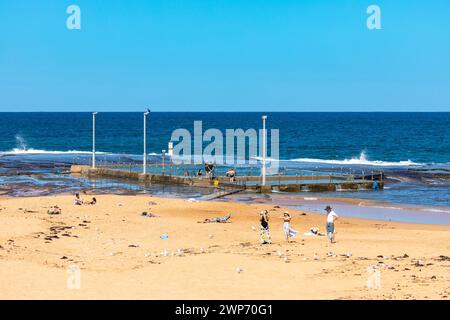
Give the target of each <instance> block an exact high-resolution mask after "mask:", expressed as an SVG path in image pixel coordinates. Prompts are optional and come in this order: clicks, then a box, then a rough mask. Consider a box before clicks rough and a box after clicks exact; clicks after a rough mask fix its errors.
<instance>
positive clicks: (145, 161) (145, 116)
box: [142, 109, 150, 174]
mask: <svg viewBox="0 0 450 320" xmlns="http://www.w3.org/2000/svg"><path fill="white" fill-rule="evenodd" d="M149 113H150V110H148V109H147V111H146V112H144V159H143V162H142V163H143V165H142V173H143V174H146V173H147V116H148V115H149Z"/></svg>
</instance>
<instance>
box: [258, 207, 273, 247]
mask: <svg viewBox="0 0 450 320" xmlns="http://www.w3.org/2000/svg"><path fill="white" fill-rule="evenodd" d="M259 216H260V218H259V222H260V241H261V244H269V243H272V239H271V238H270V233H269V212H268V211H267V210H264V211H261V212H260V213H259Z"/></svg>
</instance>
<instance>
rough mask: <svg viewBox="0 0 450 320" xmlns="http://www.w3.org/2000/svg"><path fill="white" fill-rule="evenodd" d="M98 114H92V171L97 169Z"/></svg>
mask: <svg viewBox="0 0 450 320" xmlns="http://www.w3.org/2000/svg"><path fill="white" fill-rule="evenodd" d="M97 113H98V112H92V169H95V115H96V114H97Z"/></svg>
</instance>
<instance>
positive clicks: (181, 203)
mask: <svg viewBox="0 0 450 320" xmlns="http://www.w3.org/2000/svg"><path fill="white" fill-rule="evenodd" d="M90 197H91V196H84V198H85V199H90ZM96 197H97V199H98V203H97V204H96V205H94V206H75V205H73V197H72V196H49V197H30V198H1V199H0V221H1V223H0V274H1V280H0V281H1V283H0V286H1V288H2V289H1V290H0V299H449V298H450V258H449V256H450V232H449V231H450V227H449V226H439V225H420V224H405V223H395V222H386V221H375V220H364V219H355V218H346V217H341V218H340V219H339V220H338V222H337V224H336V229H337V235H336V238H337V243H336V244H334V245H330V244H328V242H327V239H326V237H324V236H306V235H304V233H305V232H307V231H308V230H309V229H310V228H311V227H314V226H317V227H319V228H320V229H321V231H324V224H325V217H324V215H318V214H313V213H310V212H303V211H295V210H289V211H290V212H291V214H292V216H293V219H292V226H293V227H294V228H295V229H296V230H297V231H298V235H297V237H295V238H293V240H292V242H290V243H287V242H286V241H285V240H284V238H283V232H282V219H280V218H279V217H280V216H281V214H282V212H283V211H284V209H283V208H276V207H274V205H268V204H240V203H231V202H230V203H224V202H190V201H186V200H181V199H165V198H156V197H151V196H148V195H147V196H144V195H142V196H118V195H99V196H96ZM53 205H58V206H59V207H60V208H61V209H62V214H61V215H49V214H48V213H47V210H48V209H49V207H50V206H53ZM263 209H267V210H269V212H270V218H271V220H270V230H271V235H272V240H273V243H272V244H269V245H261V244H260V243H259V223H258V212H259V211H261V210H263ZM144 211H147V212H152V213H153V214H155V215H157V216H159V217H157V218H149V217H145V216H142V212H144ZM228 213H232V218H231V219H230V223H221V224H219V223H198V221H201V220H203V219H205V218H213V217H217V216H224V215H226V214H228ZM338 214H339V212H338ZM341 214H343V213H341ZM164 234H165V235H168V238H167V239H163V238H161V237H160V236H161V235H164ZM371 266H376V267H375V268H372V269H371ZM368 268H369V269H368ZM73 270H79V273H76V274H77V276H78V275H79V278H77V279H78V280H79V282H77V283H78V284H79V285H80V286H79V288H78V287H73V286H72V285H71V283H73V281H72V280H73V279H74V278H73V276H74V274H75V273H73ZM374 270H376V271H374ZM77 272H78V271H77ZM375 273H376V274H377V275H378V276H379V281H378V282H376V285H375V286H373V284H374V282H373V280H374V278H373V275H374V274H375ZM78 280H77V281H78ZM368 281H369V283H370V284H371V285H369V287H368Z"/></svg>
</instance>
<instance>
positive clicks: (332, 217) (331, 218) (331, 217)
mask: <svg viewBox="0 0 450 320" xmlns="http://www.w3.org/2000/svg"><path fill="white" fill-rule="evenodd" d="M325 211H326V212H327V236H328V239H329V240H330V243H336V240H335V238H334V234H335V231H334V222H335V221H336V220H337V219H338V218H339V216H338V215H337V214H336V212H334V211H333V209H332V208H331V207H330V206H327V207H326V208H325Z"/></svg>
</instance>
